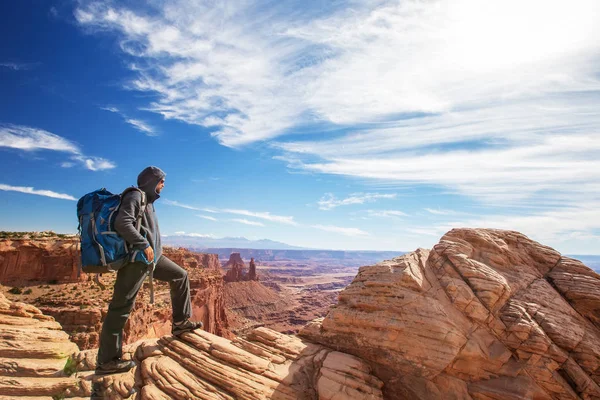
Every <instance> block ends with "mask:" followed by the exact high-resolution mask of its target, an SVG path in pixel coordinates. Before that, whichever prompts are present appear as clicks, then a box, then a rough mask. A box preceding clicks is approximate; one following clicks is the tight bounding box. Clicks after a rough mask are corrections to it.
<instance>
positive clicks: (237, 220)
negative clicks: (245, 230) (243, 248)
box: [231, 218, 265, 226]
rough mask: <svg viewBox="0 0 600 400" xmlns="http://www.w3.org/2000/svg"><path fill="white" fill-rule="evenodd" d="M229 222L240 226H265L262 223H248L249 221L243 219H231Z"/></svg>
mask: <svg viewBox="0 0 600 400" xmlns="http://www.w3.org/2000/svg"><path fill="white" fill-rule="evenodd" d="M231 221H234V222H239V223H240V224H245V225H253V226H265V224H263V223H262V222H258V221H249V220H247V219H244V218H233V219H231Z"/></svg>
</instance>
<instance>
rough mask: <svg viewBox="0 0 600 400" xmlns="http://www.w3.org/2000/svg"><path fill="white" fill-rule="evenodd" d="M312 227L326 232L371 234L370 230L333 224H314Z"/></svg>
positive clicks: (349, 234) (353, 234)
mask: <svg viewBox="0 0 600 400" xmlns="http://www.w3.org/2000/svg"><path fill="white" fill-rule="evenodd" d="M312 227H313V228H315V229H320V230H322V231H326V232H333V233H340V234H342V235H345V236H369V233H368V232H365V231H363V230H360V229H358V228H344V227H340V226H333V225H312Z"/></svg>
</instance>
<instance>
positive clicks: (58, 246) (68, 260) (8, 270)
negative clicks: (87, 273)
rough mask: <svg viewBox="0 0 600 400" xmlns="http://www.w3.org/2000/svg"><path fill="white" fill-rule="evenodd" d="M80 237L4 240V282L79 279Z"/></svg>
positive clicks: (0, 263) (0, 250) (0, 256)
mask: <svg viewBox="0 0 600 400" xmlns="http://www.w3.org/2000/svg"><path fill="white" fill-rule="evenodd" d="M78 244H79V239H77V238H65V239H59V238H40V239H0V284H3V285H7V286H9V285H22V284H25V283H27V282H31V281H36V282H40V281H41V282H50V281H52V282H60V283H64V282H77V281H80V280H83V279H84V277H83V276H78V270H79V259H80V257H79V250H78Z"/></svg>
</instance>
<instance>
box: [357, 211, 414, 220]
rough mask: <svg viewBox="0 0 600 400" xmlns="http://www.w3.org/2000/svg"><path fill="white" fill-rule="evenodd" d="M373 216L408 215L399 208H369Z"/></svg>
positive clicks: (394, 216)
mask: <svg viewBox="0 0 600 400" xmlns="http://www.w3.org/2000/svg"><path fill="white" fill-rule="evenodd" d="M367 212H368V213H369V216H371V217H383V218H390V217H392V218H398V217H407V216H408V215H407V214H406V213H404V212H402V211H399V210H367Z"/></svg>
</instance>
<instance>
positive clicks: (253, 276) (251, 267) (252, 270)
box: [248, 258, 258, 281]
mask: <svg viewBox="0 0 600 400" xmlns="http://www.w3.org/2000/svg"><path fill="white" fill-rule="evenodd" d="M248 280H249V281H257V280H258V274H257V273H256V263H255V262H254V258H251V259H250V263H249V264H248Z"/></svg>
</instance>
